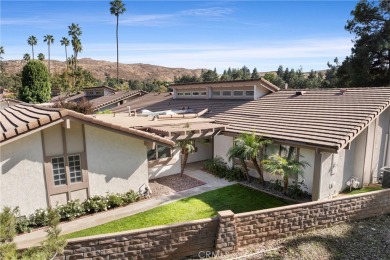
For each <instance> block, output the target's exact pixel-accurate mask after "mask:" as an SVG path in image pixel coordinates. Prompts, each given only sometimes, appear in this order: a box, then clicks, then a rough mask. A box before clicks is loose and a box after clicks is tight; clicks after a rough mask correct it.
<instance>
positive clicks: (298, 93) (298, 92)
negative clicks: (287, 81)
mask: <svg viewBox="0 0 390 260" xmlns="http://www.w3.org/2000/svg"><path fill="white" fill-rule="evenodd" d="M305 94H306V91H297V92H295V95H296V96H303V95H305Z"/></svg>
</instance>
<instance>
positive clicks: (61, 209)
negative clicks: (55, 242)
mask: <svg viewBox="0 0 390 260" xmlns="http://www.w3.org/2000/svg"><path fill="white" fill-rule="evenodd" d="M56 211H57V212H58V214H59V215H60V219H61V220H73V219H75V218H78V217H80V216H83V215H85V208H84V205H83V204H82V203H81V202H80V200H70V201H68V203H67V204H65V205H57V207H56Z"/></svg>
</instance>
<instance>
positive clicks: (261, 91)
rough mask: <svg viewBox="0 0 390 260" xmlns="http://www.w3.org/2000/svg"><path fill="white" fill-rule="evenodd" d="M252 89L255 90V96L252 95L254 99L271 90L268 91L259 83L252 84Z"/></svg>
mask: <svg viewBox="0 0 390 260" xmlns="http://www.w3.org/2000/svg"><path fill="white" fill-rule="evenodd" d="M254 90H255V96H254V99H258V98H260V97H262V96H264V95H267V94H268V93H270V92H271V91H269V90H268V89H266V88H265V87H263V86H261V85H255V86H254Z"/></svg>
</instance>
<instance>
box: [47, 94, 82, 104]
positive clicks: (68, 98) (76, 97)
mask: <svg viewBox="0 0 390 260" xmlns="http://www.w3.org/2000/svg"><path fill="white" fill-rule="evenodd" d="M83 97H86V94H85V93H84V92H82V93H79V94H72V95H71V96H66V95H64V94H61V95H58V96H55V97H53V98H52V99H51V100H50V102H57V101H60V100H61V99H63V100H64V101H67V102H73V101H74V102H77V101H79V100H81V99H82V98H83Z"/></svg>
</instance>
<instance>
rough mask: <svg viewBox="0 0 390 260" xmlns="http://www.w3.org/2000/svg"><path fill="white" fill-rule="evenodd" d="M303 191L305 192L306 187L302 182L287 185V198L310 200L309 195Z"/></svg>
mask: <svg viewBox="0 0 390 260" xmlns="http://www.w3.org/2000/svg"><path fill="white" fill-rule="evenodd" d="M304 189H306V190H307V186H306V184H305V182H304V181H300V182H295V181H293V184H292V185H289V186H288V188H287V196H289V197H290V198H293V199H305V198H310V194H309V193H308V192H307V191H305V190H304Z"/></svg>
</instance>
